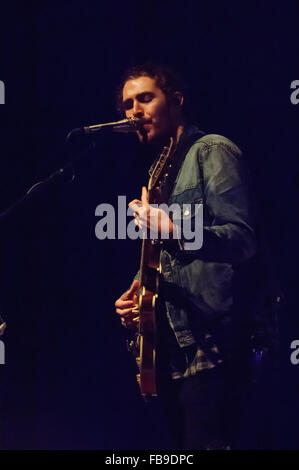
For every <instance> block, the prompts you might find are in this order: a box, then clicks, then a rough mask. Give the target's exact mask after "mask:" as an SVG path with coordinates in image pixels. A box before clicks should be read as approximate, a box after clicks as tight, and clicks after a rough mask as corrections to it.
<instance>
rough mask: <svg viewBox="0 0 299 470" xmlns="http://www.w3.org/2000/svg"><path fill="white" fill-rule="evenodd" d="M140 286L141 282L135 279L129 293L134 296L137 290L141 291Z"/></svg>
mask: <svg viewBox="0 0 299 470" xmlns="http://www.w3.org/2000/svg"><path fill="white" fill-rule="evenodd" d="M139 286H140V282H139V281H138V279H134V281H133V282H132V285H131V287H130V289H129V290H128V293H129V294H134V293H135V292H136V290H137V289H139Z"/></svg>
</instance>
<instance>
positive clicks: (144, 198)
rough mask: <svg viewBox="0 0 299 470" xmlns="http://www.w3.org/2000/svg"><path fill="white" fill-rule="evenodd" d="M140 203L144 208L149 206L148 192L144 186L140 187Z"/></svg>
mask: <svg viewBox="0 0 299 470" xmlns="http://www.w3.org/2000/svg"><path fill="white" fill-rule="evenodd" d="M141 201H142V204H144V205H145V206H148V205H149V204H148V192H147V189H146V187H145V186H142V194H141Z"/></svg>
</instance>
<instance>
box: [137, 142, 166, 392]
mask: <svg viewBox="0 0 299 470" xmlns="http://www.w3.org/2000/svg"><path fill="white" fill-rule="evenodd" d="M173 153H174V143H173V139H171V141H170V146H169V147H164V149H163V151H162V153H161V155H160V157H159V159H158V161H157V163H156V166H155V168H154V170H153V173H152V176H151V178H150V181H149V184H148V194H149V203H150V204H161V203H162V202H164V201H163V200H162V197H161V185H162V182H165V177H167V173H166V170H167V169H168V168H169V167H170V166H171V165H170V163H169V162H170V161H171V156H172V154H173ZM147 235H149V233H148V234H147ZM160 251H161V241H160V240H151V239H150V238H149V237H147V236H146V235H145V236H144V238H143V240H142V250H141V261H140V289H139V294H138V297H139V299H138V307H137V308H136V309H133V311H134V312H135V313H136V314H138V315H139V322H138V332H137V333H136V338H135V341H133V342H132V343H131V344H130V350H131V351H132V352H133V354H134V356H135V359H136V364H137V367H138V369H139V373H138V374H137V376H136V378H137V382H138V384H139V387H140V392H141V395H142V396H143V397H144V398H150V397H155V396H157V369H156V351H157V344H156V338H157V321H156V314H157V312H156V308H157V301H158V295H159V280H160V275H161V266H160Z"/></svg>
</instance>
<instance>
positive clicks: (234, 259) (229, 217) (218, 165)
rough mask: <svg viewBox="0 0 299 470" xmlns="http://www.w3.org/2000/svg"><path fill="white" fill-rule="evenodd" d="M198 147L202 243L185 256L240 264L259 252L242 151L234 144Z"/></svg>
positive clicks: (185, 252) (186, 252)
mask: <svg viewBox="0 0 299 470" xmlns="http://www.w3.org/2000/svg"><path fill="white" fill-rule="evenodd" d="M226 140H227V142H228V143H227V142H225V143H224V142H223V143H222V142H219V143H214V144H210V145H206V144H204V145H199V146H198V149H197V152H198V155H197V157H198V163H199V165H200V166H201V172H202V178H203V188H204V191H203V192H204V194H203V196H204V197H203V204H204V206H203V214H204V215H203V228H202V227H197V228H196V229H199V230H200V229H202V230H203V244H202V247H201V248H200V249H198V250H194V251H193V250H186V249H185V247H186V246H188V245H186V241H183V244H182V247H183V252H184V255H185V256H188V257H190V256H191V257H196V258H199V259H202V260H205V261H211V262H227V263H239V262H242V261H245V260H247V259H249V258H250V257H251V256H253V254H254V253H255V250H256V243H255V235H254V228H253V217H252V214H251V207H250V206H251V204H250V199H249V190H248V178H247V175H246V169H245V166H244V163H243V161H242V160H243V159H242V154H241V151H240V150H239V149H238V147H237V146H236V145H234V144H233V143H232V142H230V141H228V139H226Z"/></svg>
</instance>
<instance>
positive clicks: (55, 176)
mask: <svg viewBox="0 0 299 470" xmlns="http://www.w3.org/2000/svg"><path fill="white" fill-rule="evenodd" d="M77 133H78V130H77V129H73V130H72V131H70V132H69V133H68V135H67V137H66V140H65V144H68V143H69V142H70V139H71V137H72V135H74V134H77ZM94 148H95V143H94V141H92V142H91V143H90V144H89V145H88V147H87V149H84V151H81V152H79V153H78V154H77V155H75V156H74V157H73V158H72V160H71V161H69V162H67V163H66V164H65V165H64V166H63V167H62V168H59V169H58V170H56V171H54V172H53V173H51V174H50V175H49V176H48V177H47V178H45V179H43V180H41V181H38V182H37V183H35V184H34V185H33V186H31V188H29V189H28V191H27V192H26V193H25V194H24V196H22V197H20V198H19V199H17V200H16V201H15V202H14V203H13V204H12V205H11V206H9V207H8V208H7V209H5V210H4V211H3V212H1V213H0V222H2V221H3V220H5V219H6V218H7V217H8V216H9V215H10V214H12V213H13V212H14V211H15V210H16V209H17V208H18V207H20V206H21V205H22V204H23V203H25V201H27V200H29V199H30V198H31V197H32V195H33V194H36V193H39V192H42V191H44V190H45V189H46V188H49V187H50V186H52V185H53V183H54V182H55V181H58V180H63V177H65V175H67V173H68V170H69V169H71V170H72V175H71V179H70V181H74V179H75V169H74V162H75V161H79V160H81V159H83V157H84V156H85V155H87V154H88V153H89V152H90V151H91V150H92V149H94ZM65 181H68V179H65ZM5 328H6V322H5V320H4V319H3V318H2V316H1V315H0V336H2V335H3V333H4V330H5Z"/></svg>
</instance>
